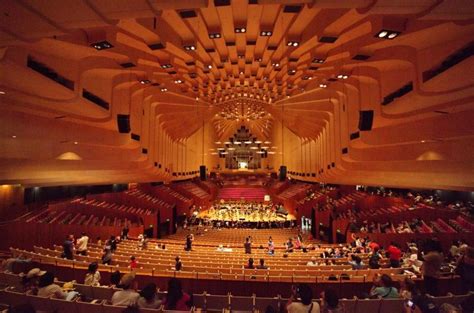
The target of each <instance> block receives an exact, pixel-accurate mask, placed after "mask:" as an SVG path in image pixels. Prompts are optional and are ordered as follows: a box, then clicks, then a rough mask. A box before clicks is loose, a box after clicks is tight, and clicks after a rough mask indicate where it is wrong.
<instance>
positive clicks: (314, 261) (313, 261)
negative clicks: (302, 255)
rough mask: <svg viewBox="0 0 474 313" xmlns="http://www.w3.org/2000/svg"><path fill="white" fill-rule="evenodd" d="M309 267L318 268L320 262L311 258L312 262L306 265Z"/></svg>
mask: <svg viewBox="0 0 474 313" xmlns="http://www.w3.org/2000/svg"><path fill="white" fill-rule="evenodd" d="M306 265H307V266H318V262H317V261H316V257H314V256H313V257H311V260H310V261H308V263H306Z"/></svg>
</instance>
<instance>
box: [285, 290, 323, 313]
mask: <svg viewBox="0 0 474 313" xmlns="http://www.w3.org/2000/svg"><path fill="white" fill-rule="evenodd" d="M297 299H298V300H301V301H300V302H294V301H297ZM312 300H313V290H312V289H311V287H310V286H308V285H306V284H300V285H298V286H297V287H294V286H293V287H292V294H291V297H290V299H289V300H288V303H287V304H286V309H287V310H288V313H320V312H321V309H320V307H319V303H317V302H313V301H312Z"/></svg>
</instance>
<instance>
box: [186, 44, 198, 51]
mask: <svg viewBox="0 0 474 313" xmlns="http://www.w3.org/2000/svg"><path fill="white" fill-rule="evenodd" d="M184 49H185V50H187V51H194V50H196V46H194V45H189V46H184Z"/></svg>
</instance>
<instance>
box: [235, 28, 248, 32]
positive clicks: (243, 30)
mask: <svg viewBox="0 0 474 313" xmlns="http://www.w3.org/2000/svg"><path fill="white" fill-rule="evenodd" d="M246 31H247V29H246V28H245V27H236V28H234V32H235V33H245V32H246Z"/></svg>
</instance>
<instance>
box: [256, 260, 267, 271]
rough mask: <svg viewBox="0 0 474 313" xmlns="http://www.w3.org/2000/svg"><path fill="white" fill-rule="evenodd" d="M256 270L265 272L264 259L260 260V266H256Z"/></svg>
mask: <svg viewBox="0 0 474 313" xmlns="http://www.w3.org/2000/svg"><path fill="white" fill-rule="evenodd" d="M257 268H258V269H259V270H266V269H268V266H266V265H265V260H264V259H260V265H257Z"/></svg>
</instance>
